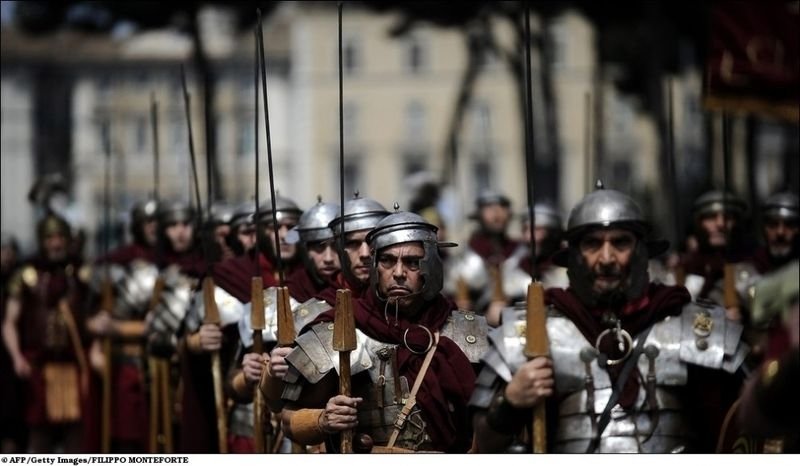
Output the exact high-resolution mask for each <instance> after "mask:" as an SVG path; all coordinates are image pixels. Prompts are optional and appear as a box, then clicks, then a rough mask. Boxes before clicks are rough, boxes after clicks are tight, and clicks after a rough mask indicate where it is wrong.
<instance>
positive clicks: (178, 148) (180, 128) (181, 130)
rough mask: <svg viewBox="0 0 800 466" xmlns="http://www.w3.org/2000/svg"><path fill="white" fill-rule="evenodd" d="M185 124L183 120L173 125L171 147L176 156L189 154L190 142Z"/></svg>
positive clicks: (176, 121) (174, 122)
mask: <svg viewBox="0 0 800 466" xmlns="http://www.w3.org/2000/svg"><path fill="white" fill-rule="evenodd" d="M184 125H185V123H184V122H183V121H181V120H175V121H173V123H172V129H171V133H172V134H171V136H170V139H171V141H170V146H172V152H173V153H176V154H188V152H189V149H188V147H189V141H188V139H187V136H186V128H185V126H184Z"/></svg>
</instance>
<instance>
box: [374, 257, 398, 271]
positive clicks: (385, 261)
mask: <svg viewBox="0 0 800 466" xmlns="http://www.w3.org/2000/svg"><path fill="white" fill-rule="evenodd" d="M395 264H397V258H396V257H394V256H380V257H378V265H379V266H381V267H383V268H384V269H391V268H392V267H394V266H395Z"/></svg>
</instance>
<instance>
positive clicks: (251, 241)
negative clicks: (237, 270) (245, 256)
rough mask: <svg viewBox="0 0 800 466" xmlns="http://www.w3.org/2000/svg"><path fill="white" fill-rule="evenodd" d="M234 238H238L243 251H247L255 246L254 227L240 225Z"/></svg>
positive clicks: (251, 225)
mask: <svg viewBox="0 0 800 466" xmlns="http://www.w3.org/2000/svg"><path fill="white" fill-rule="evenodd" d="M236 237H237V238H239V242H240V243H242V246H244V250H245V251H249V250H251V249H252V248H253V246H255V244H256V227H255V225H253V224H251V223H248V224H246V225H242V226H241V227H239V231H238V232H237V233H236Z"/></svg>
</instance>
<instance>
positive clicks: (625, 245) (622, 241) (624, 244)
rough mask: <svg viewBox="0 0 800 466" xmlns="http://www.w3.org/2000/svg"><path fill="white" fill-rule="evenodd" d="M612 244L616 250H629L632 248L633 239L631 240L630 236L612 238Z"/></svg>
mask: <svg viewBox="0 0 800 466" xmlns="http://www.w3.org/2000/svg"><path fill="white" fill-rule="evenodd" d="M612 244H613V245H614V247H615V248H617V249H630V248H632V247H633V238H631V237H630V236H623V237H620V238H614V240H613V241H612Z"/></svg>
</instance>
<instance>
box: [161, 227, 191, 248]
mask: <svg viewBox="0 0 800 466" xmlns="http://www.w3.org/2000/svg"><path fill="white" fill-rule="evenodd" d="M193 232H194V227H192V224H191V223H186V222H175V223H171V224H170V225H168V226H167V229H166V230H165V233H166V235H167V238H169V242H170V244H171V245H172V249H173V250H174V251H175V252H179V253H180V252H186V251H188V250H189V248H191V247H192V233H193Z"/></svg>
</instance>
